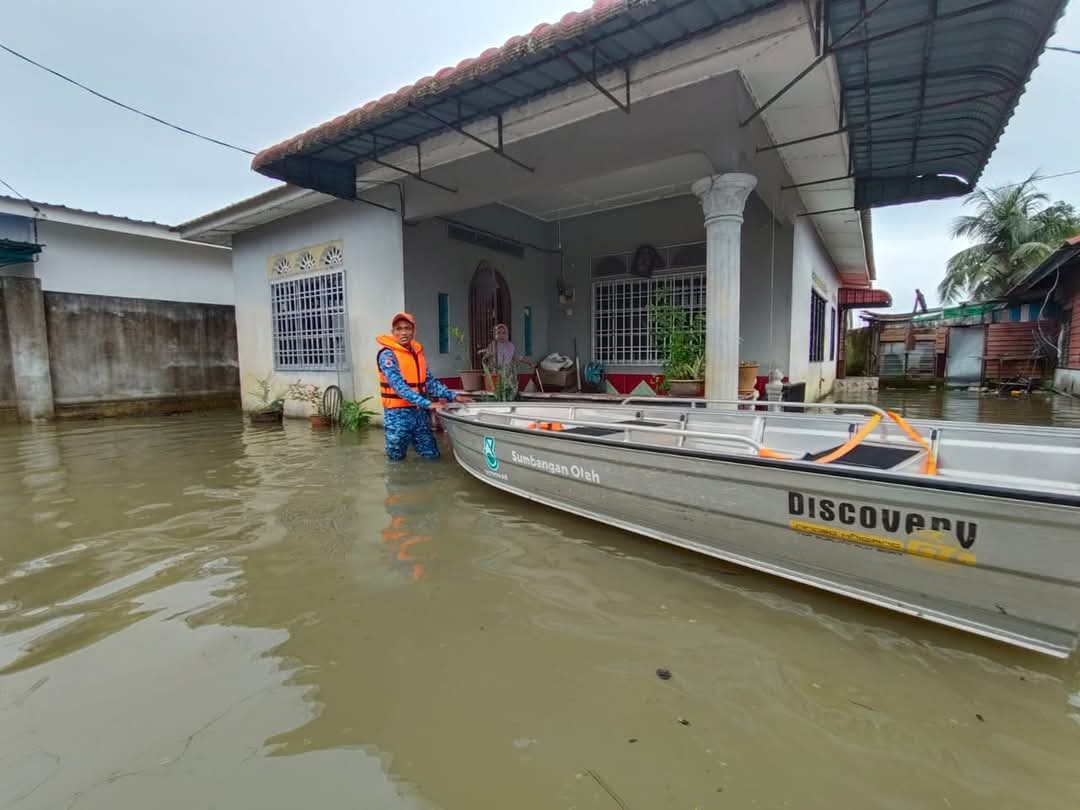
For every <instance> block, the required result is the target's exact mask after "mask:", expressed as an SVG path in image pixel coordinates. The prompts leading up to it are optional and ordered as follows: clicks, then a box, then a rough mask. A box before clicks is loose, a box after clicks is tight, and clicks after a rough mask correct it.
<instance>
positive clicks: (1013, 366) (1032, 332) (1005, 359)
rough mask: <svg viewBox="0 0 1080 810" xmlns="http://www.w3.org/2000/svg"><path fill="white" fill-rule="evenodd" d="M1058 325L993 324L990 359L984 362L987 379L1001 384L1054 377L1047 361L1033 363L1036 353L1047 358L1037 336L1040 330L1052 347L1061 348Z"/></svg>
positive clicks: (988, 340) (988, 336)
mask: <svg viewBox="0 0 1080 810" xmlns="http://www.w3.org/2000/svg"><path fill="white" fill-rule="evenodd" d="M1059 328H1060V325H1059V324H1058V322H1057V321H1053V320H1042V321H1038V322H1036V321H1018V322H1011V323H991V324H987V326H986V349H985V352H984V353H985V355H986V359H985V360H984V361H983V377H984V378H985V379H988V380H1001V379H1007V378H1009V377H1018V376H1042V375H1043V374H1044V373H1045V374H1047V375H1048V376H1049V375H1050V374H1052V373H1053V369H1052V367H1051V366H1050V365H1049V363H1052V361H1048V360H1046V359H1037V360H1033V357H1034V355H1035V353H1037V352H1042V353H1043V354H1045V353H1046V352H1047V348H1048V347H1045V346H1041V345H1040V343H1039V338H1038V337H1037V336H1036V329H1038V331H1039V332H1041V333H1042V335H1043V336H1045V338H1046V339H1047V340H1049V341H1050V342H1051V344H1052V345H1057V338H1058V330H1059Z"/></svg>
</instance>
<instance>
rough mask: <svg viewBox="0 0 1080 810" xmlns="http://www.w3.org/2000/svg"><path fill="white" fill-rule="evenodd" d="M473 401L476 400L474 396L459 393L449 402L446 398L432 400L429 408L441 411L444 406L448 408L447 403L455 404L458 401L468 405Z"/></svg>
mask: <svg viewBox="0 0 1080 810" xmlns="http://www.w3.org/2000/svg"><path fill="white" fill-rule="evenodd" d="M472 402H475V400H474V399H473V398H472V397H470V396H466V395H465V394H458V395H457V396H456V397H454V401H453V402H447V401H446V400H442V399H440V400H436V401H435V402H432V403H431V404H430V405H429V406H428V409H429V410H432V411H441V410H443V409H444V408H446V406H447V405H454V404H456V403H461V404H462V405H468V404H471V403H472Z"/></svg>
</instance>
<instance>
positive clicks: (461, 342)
mask: <svg viewBox="0 0 1080 810" xmlns="http://www.w3.org/2000/svg"><path fill="white" fill-rule="evenodd" d="M450 337H451V338H452V339H453V341H454V343H455V345H456V346H457V351H455V352H454V356H455V357H456V358H457V361H458V363H459V364H460V365H462V366H463V365H465V364H466V363H467V362H468V355H469V351H468V345H467V344H466V342H465V333H464V332H462V331H461V330H460V329H458V328H457V327H456V326H451V327H450ZM458 376H459V377H460V378H461V387H462V388H463V389H464V390H466V391H479V390H480V389H481V388H483V387H484V371H483V370H482V369H475V368H470V369H462V370H460V371H458Z"/></svg>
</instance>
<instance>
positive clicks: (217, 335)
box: [45, 292, 239, 416]
mask: <svg viewBox="0 0 1080 810" xmlns="http://www.w3.org/2000/svg"><path fill="white" fill-rule="evenodd" d="M45 319H46V328H47V334H48V352H49V365H50V368H51V376H52V388H53V400H54V402H55V405H56V411H57V414H58V415H61V416H64V415H69V416H70V415H87V414H94V415H110V414H113V413H133V412H142V411H160V410H163V409H164V410H169V409H173V408H179V409H183V410H186V409H188V408H191V407H196V406H197V407H207V406H221V405H235V404H236V403H237V401H238V393H239V392H238V384H239V380H238V375H237V363H236V324H235V321H234V319H233V308H232V307H231V306H228V305H221V304H200V303H191V302H175V301H152V300H146V299H135V298H120V297H115V296H99V295H81V294H77V293H57V292H52V293H50V292H47V293H45Z"/></svg>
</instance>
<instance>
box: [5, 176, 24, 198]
mask: <svg viewBox="0 0 1080 810" xmlns="http://www.w3.org/2000/svg"><path fill="white" fill-rule="evenodd" d="M0 183H2V184H3V185H5V186H7V187H8V188H9V189H11V190H12V192H13V193H14V194H15V196H16V197H19V198H21V199H23V200H26V201H27V202H30V198H29V197H27V196H26V195H25V194H20V193H19V190H18V189H17V188H15V186H13V185H11V183H9V182H8V181H7V180H5V179H4V178H3V177H0Z"/></svg>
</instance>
